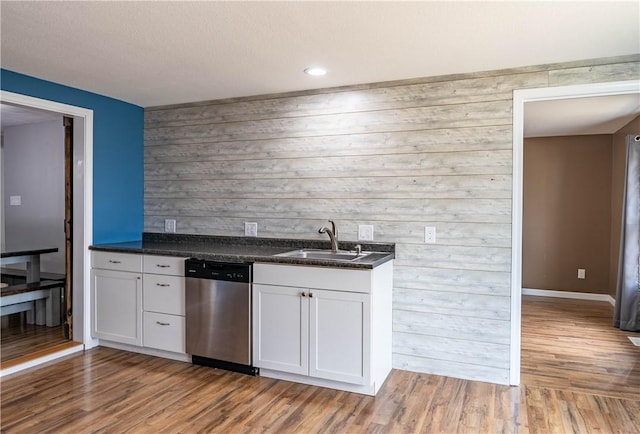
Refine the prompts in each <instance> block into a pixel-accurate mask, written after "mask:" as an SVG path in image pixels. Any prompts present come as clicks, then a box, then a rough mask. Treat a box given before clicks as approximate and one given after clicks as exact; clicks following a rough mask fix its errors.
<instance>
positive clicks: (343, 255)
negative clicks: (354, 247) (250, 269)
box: [275, 249, 371, 262]
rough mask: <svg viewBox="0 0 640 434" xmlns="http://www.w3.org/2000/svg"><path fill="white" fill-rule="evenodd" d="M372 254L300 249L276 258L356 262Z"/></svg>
mask: <svg viewBox="0 0 640 434" xmlns="http://www.w3.org/2000/svg"><path fill="white" fill-rule="evenodd" d="M370 254H371V252H361V253H359V254H358V253H357V252H350V251H348V250H338V251H337V252H333V251H331V250H320V249H299V250H292V251H291V252H284V253H279V254H277V255H275V256H281V257H284V258H300V259H325V260H328V261H346V262H349V261H355V260H356V259H362V258H364V257H366V256H369V255H370Z"/></svg>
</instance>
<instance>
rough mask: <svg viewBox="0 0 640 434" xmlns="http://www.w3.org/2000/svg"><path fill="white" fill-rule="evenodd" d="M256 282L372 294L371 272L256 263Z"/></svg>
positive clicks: (254, 266)
mask: <svg viewBox="0 0 640 434" xmlns="http://www.w3.org/2000/svg"><path fill="white" fill-rule="evenodd" d="M253 282H254V283H262V284H265V285H280V286H291V287H294V288H317V289H328V290H334V291H349V292H364V293H370V292H371V270H353V269H343V268H331V267H309V266H304V265H280V264H254V265H253Z"/></svg>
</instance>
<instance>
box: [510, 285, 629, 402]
mask: <svg viewBox="0 0 640 434" xmlns="http://www.w3.org/2000/svg"><path fill="white" fill-rule="evenodd" d="M612 318H613V306H611V305H610V304H609V303H606V302H600V301H591V300H571V299H557V298H550V297H534V296H525V297H523V303H522V355H521V357H522V361H521V369H520V372H521V380H522V383H523V384H527V385H532V386H533V385H535V386H543V387H550V388H554V389H561V390H568V391H576V392H586V393H592V394H597V395H603V396H610V397H614V398H627V399H640V347H636V346H634V345H633V344H632V343H631V341H630V340H629V339H628V336H639V337H640V333H637V332H636V333H634V332H626V331H622V330H620V329H617V328H615V327H613V326H612V325H611V324H612Z"/></svg>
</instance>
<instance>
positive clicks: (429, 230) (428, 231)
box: [424, 226, 436, 244]
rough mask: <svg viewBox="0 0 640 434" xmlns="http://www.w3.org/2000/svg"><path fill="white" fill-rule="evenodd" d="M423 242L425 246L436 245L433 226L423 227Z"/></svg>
mask: <svg viewBox="0 0 640 434" xmlns="http://www.w3.org/2000/svg"><path fill="white" fill-rule="evenodd" d="M424 242H425V243H426V244H435V243H436V228H435V226H425V227H424Z"/></svg>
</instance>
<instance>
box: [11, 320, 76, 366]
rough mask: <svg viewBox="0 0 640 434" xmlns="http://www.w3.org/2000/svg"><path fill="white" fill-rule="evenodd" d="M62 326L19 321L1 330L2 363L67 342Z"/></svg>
mask: <svg viewBox="0 0 640 434" xmlns="http://www.w3.org/2000/svg"><path fill="white" fill-rule="evenodd" d="M67 341H68V339H66V338H65V337H64V332H63V330H62V326H58V327H47V326H39V325H35V324H24V323H18V324H15V325H12V326H11V327H8V328H3V329H2V331H0V363H5V362H7V361H9V360H15V359H17V358H20V357H24V356H27V355H29V354H31V353H35V352H39V351H42V350H46V349H47V348H51V347H54V346H56V345H59V344H62V343H64V342H67Z"/></svg>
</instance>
